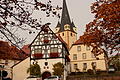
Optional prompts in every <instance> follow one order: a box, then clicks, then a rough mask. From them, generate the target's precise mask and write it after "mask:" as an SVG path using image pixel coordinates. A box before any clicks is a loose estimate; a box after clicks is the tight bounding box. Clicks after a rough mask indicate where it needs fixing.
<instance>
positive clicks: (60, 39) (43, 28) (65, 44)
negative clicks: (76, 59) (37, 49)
mask: <svg viewBox="0 0 120 80" xmlns="http://www.w3.org/2000/svg"><path fill="white" fill-rule="evenodd" d="M45 29H48V30H50V31H51V32H52V34H53V35H54V36H55V37H56V38H58V40H59V41H60V42H61V43H62V44H63V46H64V47H65V49H66V51H67V52H68V53H69V51H68V48H67V43H66V42H65V41H64V40H63V39H62V38H61V37H60V36H57V35H56V34H55V33H54V32H53V31H52V30H51V29H50V27H49V26H43V27H42V28H41V31H40V32H39V33H38V35H37V36H36V37H35V39H34V40H33V41H32V43H31V44H30V45H29V47H31V45H32V44H33V43H34V41H35V40H36V39H37V37H38V36H39V35H40V33H41V32H42V31H44V30H45Z"/></svg>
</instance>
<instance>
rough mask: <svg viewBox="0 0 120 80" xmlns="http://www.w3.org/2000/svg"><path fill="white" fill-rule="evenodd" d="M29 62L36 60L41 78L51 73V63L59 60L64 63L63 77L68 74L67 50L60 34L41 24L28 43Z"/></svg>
mask: <svg viewBox="0 0 120 80" xmlns="http://www.w3.org/2000/svg"><path fill="white" fill-rule="evenodd" d="M30 49H31V56H30V58H31V64H32V63H33V62H34V61H37V62H38V64H39V65H40V68H41V73H42V77H43V79H44V78H46V77H48V76H51V75H52V72H53V70H52V68H53V64H55V63H57V62H61V63H63V64H64V77H65V76H66V75H67V74H68V71H69V70H68V68H69V58H68V55H69V52H68V49H67V47H66V43H65V42H64V41H63V40H62V38H61V37H60V36H56V34H55V33H54V32H53V31H52V30H51V29H50V28H49V26H46V25H45V26H43V27H42V30H41V31H40V32H39V33H38V35H37V36H36V38H35V39H34V40H33V42H32V43H31V45H30Z"/></svg>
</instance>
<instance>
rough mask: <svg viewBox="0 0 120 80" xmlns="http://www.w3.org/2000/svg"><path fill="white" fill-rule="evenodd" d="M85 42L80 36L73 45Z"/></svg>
mask: <svg viewBox="0 0 120 80" xmlns="http://www.w3.org/2000/svg"><path fill="white" fill-rule="evenodd" d="M78 44H83V41H82V40H81V39H80V38H79V39H78V40H77V41H76V42H75V43H74V44H73V45H78Z"/></svg>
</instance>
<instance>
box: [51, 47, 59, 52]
mask: <svg viewBox="0 0 120 80" xmlns="http://www.w3.org/2000/svg"><path fill="white" fill-rule="evenodd" d="M50 52H51V53H57V52H58V48H57V47H51V49H50Z"/></svg>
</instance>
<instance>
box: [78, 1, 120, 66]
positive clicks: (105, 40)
mask: <svg viewBox="0 0 120 80" xmlns="http://www.w3.org/2000/svg"><path fill="white" fill-rule="evenodd" d="M91 12H92V13H93V14H95V18H94V20H93V21H92V22H90V23H89V24H87V25H86V31H85V33H84V35H83V36H81V37H80V38H81V39H82V41H83V42H84V43H85V44H87V45H90V46H92V47H93V49H92V53H94V55H95V56H98V55H100V54H103V53H104V57H105V60H106V65H108V64H109V56H110V55H112V54H116V53H120V0H96V2H94V3H93V4H92V6H91Z"/></svg>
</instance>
